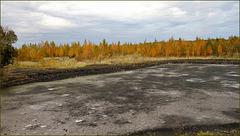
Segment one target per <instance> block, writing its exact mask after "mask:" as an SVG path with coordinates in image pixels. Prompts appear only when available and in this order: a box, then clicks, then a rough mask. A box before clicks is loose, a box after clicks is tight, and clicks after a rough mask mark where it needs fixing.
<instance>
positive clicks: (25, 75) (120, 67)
mask: <svg viewBox="0 0 240 136" xmlns="http://www.w3.org/2000/svg"><path fill="white" fill-rule="evenodd" d="M161 64H239V60H238V59H181V60H162V61H148V62H142V63H135V64H103V65H88V66H86V67H82V68H77V69H47V70H24V69H18V68H16V69H12V70H11V73H14V74H16V75H21V76H12V77H1V88H2V89H3V88H7V87H11V86H16V85H22V84H27V83H34V82H48V81H54V80H61V79H67V78H73V77H79V76H87V75H95V74H105V73H113V72H121V71H127V70H134V69H140V68H146V67H150V66H156V65H161Z"/></svg>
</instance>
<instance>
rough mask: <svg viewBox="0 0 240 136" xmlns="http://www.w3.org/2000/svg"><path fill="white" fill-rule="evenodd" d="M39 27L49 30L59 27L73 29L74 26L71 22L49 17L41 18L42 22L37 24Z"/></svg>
mask: <svg viewBox="0 0 240 136" xmlns="http://www.w3.org/2000/svg"><path fill="white" fill-rule="evenodd" d="M39 24H40V25H42V26H46V27H50V28H59V27H73V26H75V24H73V23H72V22H70V21H68V20H66V19H63V18H59V17H52V16H49V15H44V16H42V20H41V21H40V22H39Z"/></svg>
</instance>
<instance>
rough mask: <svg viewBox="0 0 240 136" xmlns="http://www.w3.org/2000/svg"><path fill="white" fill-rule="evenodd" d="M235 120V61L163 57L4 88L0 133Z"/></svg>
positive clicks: (110, 130)
mask: <svg viewBox="0 0 240 136" xmlns="http://www.w3.org/2000/svg"><path fill="white" fill-rule="evenodd" d="M230 123H239V65H222V64H221V65H220V64H218V65H216V64H199V65H193V64H191V65H190V64H178V65H176V64H167V65H160V66H153V67H149V68H143V69H139V70H132V71H125V72H118V73H111V74H101V75H92V76H83V77H76V78H70V79H65V80H58V81H52V82H38V83H32V84H26V85H21V86H15V87H10V88H5V89H3V90H2V94H1V134H7V135H24V134H28V135H37V134H40V135H64V134H66V135H89V134H94V135H108V134H114V135H115V134H120V135H122V134H133V133H137V132H141V131H144V130H151V129H152V130H155V129H161V128H174V127H177V126H195V125H204V126H211V125H216V124H220V125H221V124H230Z"/></svg>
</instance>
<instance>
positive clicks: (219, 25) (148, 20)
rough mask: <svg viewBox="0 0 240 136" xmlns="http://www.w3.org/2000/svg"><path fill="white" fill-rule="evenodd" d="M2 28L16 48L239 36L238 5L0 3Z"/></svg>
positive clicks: (168, 2) (128, 2)
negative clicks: (12, 36) (41, 44)
mask: <svg viewBox="0 0 240 136" xmlns="http://www.w3.org/2000/svg"><path fill="white" fill-rule="evenodd" d="M1 25H2V26H4V27H9V28H10V29H12V30H14V31H15V33H16V34H17V36H18V39H19V40H18V42H17V43H15V44H14V46H15V47H20V46H21V45H22V44H24V43H26V44H29V43H39V42H41V41H42V40H43V41H46V40H48V41H52V40H54V41H55V43H57V44H58V45H59V44H60V43H71V42H76V41H80V43H81V44H82V43H83V41H84V39H87V40H90V41H92V42H94V43H96V44H98V43H99V42H101V41H102V40H103V39H104V38H105V39H106V40H107V42H108V43H112V42H117V41H120V42H121V43H124V42H132V43H139V42H143V41H144V40H145V39H146V40H147V41H154V39H157V40H168V39H169V38H170V37H171V36H173V37H174V38H175V39H178V38H179V37H181V38H183V39H185V40H194V39H195V38H196V36H198V37H201V38H205V39H207V38H209V37H210V38H216V37H223V38H228V37H229V36H231V35H236V36H239V1H226V2H224V1H216V2H208V1H199V2H197V1H195V2H194V1H182V2H176V1H174V2H170V1H166V2H164V1H62V2H55V1H52V2H50V1H46V2H44V1H41V2H39V1H38V2H34V1H31V2H23V1H22V2H14V1H1Z"/></svg>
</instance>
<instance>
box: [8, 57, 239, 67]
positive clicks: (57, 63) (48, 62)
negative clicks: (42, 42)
mask: <svg viewBox="0 0 240 136" xmlns="http://www.w3.org/2000/svg"><path fill="white" fill-rule="evenodd" d="M176 59H226V58H224V57H214V56H208V57H155V58H152V57H142V56H139V55H126V56H123V55H121V56H118V57H115V58H109V59H104V60H101V61H99V60H83V61H80V62H78V61H76V59H75V58H68V57H54V58H44V59H43V60H42V61H40V62H31V61H21V62H15V63H14V64H13V65H8V66H6V67H7V68H9V67H15V68H23V69H49V68H57V69H67V68H78V67H84V66H87V65H92V64H131V63H140V62H146V61H161V60H176ZM227 59H239V58H227Z"/></svg>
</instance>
